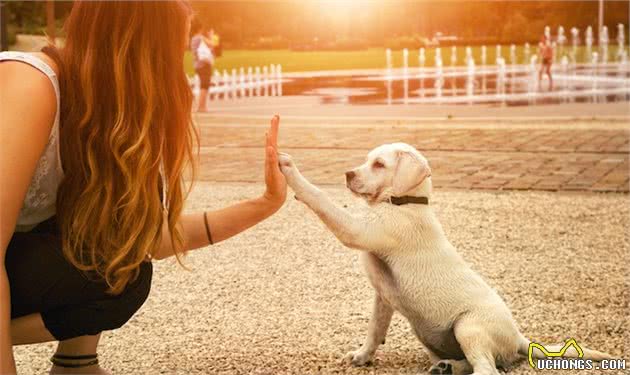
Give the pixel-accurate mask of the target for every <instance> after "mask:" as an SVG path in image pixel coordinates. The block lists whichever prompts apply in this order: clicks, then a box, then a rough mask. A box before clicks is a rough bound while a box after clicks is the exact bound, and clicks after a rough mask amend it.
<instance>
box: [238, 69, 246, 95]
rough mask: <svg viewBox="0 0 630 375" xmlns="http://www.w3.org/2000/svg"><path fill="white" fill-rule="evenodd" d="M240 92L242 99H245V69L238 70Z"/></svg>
mask: <svg viewBox="0 0 630 375" xmlns="http://www.w3.org/2000/svg"><path fill="white" fill-rule="evenodd" d="M238 77H239V78H238V91H239V96H240V97H241V98H244V97H245V69H244V68H243V67H241V68H240V69H239V70H238Z"/></svg>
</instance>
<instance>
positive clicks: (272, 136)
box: [269, 115, 280, 148]
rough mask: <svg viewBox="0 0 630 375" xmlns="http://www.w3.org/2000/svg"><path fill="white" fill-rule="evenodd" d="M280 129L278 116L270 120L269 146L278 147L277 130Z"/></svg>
mask: <svg viewBox="0 0 630 375" xmlns="http://www.w3.org/2000/svg"><path fill="white" fill-rule="evenodd" d="M279 127H280V116H278V115H275V116H273V117H272V118H271V127H270V128H269V142H270V143H271V146H273V147H275V148H277V147H278V128H279Z"/></svg>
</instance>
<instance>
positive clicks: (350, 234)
mask: <svg viewBox="0 0 630 375" xmlns="http://www.w3.org/2000/svg"><path fill="white" fill-rule="evenodd" d="M279 162H280V169H281V170H282V173H283V174H284V176H285V177H286V179H287V184H288V185H289V186H290V187H291V188H292V189H293V191H294V192H295V194H296V198H297V199H298V200H300V201H302V202H304V203H305V204H306V205H307V206H308V207H310V209H311V210H313V211H314V212H315V213H316V214H317V216H319V218H320V219H321V220H322V221H323V222H324V224H326V226H327V227H328V229H330V231H331V232H333V234H334V235H335V236H336V237H337V238H338V239H339V241H341V242H342V243H343V244H344V245H346V246H348V247H352V248H356V249H360V250H367V251H379V252H382V251H384V250H385V249H388V248H390V246H391V245H392V242H393V241H392V240H391V238H390V236H389V235H388V234H387V233H385V232H384V230H383V226H382V225H379V223H374V222H371V221H367V220H365V219H363V218H358V217H354V216H352V215H350V213H349V212H348V211H346V210H344V209H343V208H341V207H339V206H337V205H336V204H335V203H333V201H332V200H330V198H329V197H328V196H327V195H326V194H325V193H324V192H323V191H321V190H320V189H318V188H317V187H316V186H314V185H313V184H311V183H310V182H309V181H308V180H307V179H306V178H304V176H302V174H301V173H300V171H299V170H298V169H297V167H296V166H295V163H293V160H292V159H291V157H290V156H289V155H287V154H284V153H281V154H280V155H279Z"/></svg>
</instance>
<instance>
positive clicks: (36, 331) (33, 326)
mask: <svg viewBox="0 0 630 375" xmlns="http://www.w3.org/2000/svg"><path fill="white" fill-rule="evenodd" d="M11 341H12V342H13V345H25V344H37V343H40V342H49V341H55V338H54V337H53V335H52V334H51V333H50V332H49V331H48V329H47V328H46V326H45V325H44V321H43V320H42V316H41V314H30V315H25V316H21V317H19V318H16V319H11Z"/></svg>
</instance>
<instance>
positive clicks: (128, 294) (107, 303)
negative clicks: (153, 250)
mask: <svg viewBox="0 0 630 375" xmlns="http://www.w3.org/2000/svg"><path fill="white" fill-rule="evenodd" d="M152 276H153V265H152V264H151V263H150V262H145V263H142V265H141V266H140V273H139V275H138V278H137V279H136V280H134V282H133V283H131V284H129V285H127V287H126V288H125V290H124V291H123V292H122V293H121V294H118V295H115V296H108V297H107V298H103V299H95V300H93V301H88V302H86V303H83V304H79V305H74V306H64V307H60V308H57V309H53V310H50V311H44V312H42V319H43V320H44V324H45V325H46V328H47V329H48V330H49V331H50V333H51V334H52V335H53V336H54V337H55V338H56V339H57V340H66V339H70V338H74V337H79V336H85V335H96V334H98V333H100V332H103V331H110V330H113V329H117V328H120V327H122V326H123V325H125V324H126V323H127V322H128V321H129V320H130V319H131V317H132V316H133V315H134V314H135V313H136V312H137V311H138V310H139V309H140V307H142V305H143V304H144V302H145V301H146V300H147V297H148V296H149V292H150V290H151V279H152Z"/></svg>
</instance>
